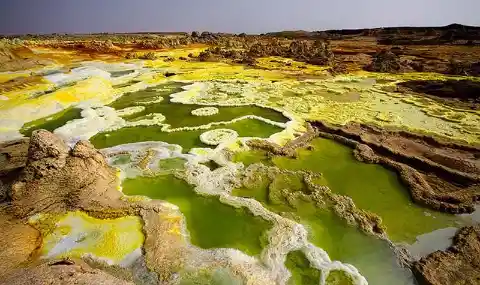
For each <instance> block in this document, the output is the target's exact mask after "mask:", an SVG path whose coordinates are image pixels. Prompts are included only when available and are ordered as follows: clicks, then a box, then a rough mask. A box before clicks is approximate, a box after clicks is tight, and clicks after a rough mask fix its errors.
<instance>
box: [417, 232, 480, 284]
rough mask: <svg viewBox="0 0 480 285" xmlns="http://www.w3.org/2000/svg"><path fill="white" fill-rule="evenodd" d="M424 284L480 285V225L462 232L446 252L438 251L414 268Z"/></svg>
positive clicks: (420, 261) (421, 260)
mask: <svg viewBox="0 0 480 285" xmlns="http://www.w3.org/2000/svg"><path fill="white" fill-rule="evenodd" d="M413 272H414V274H415V275H416V277H417V279H418V281H419V282H421V284H428V285H444V284H452V285H455V284H462V285H476V284H480V225H477V226H471V227H464V228H462V229H460V230H459V231H458V232H457V234H456V235H455V237H454V239H453V244H452V246H451V247H450V248H448V249H447V250H446V251H436V252H434V253H432V254H430V255H428V256H426V257H424V258H422V259H420V260H419V261H417V262H416V263H415V264H414V266H413Z"/></svg>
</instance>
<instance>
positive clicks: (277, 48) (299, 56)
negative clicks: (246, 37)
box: [198, 40, 334, 65]
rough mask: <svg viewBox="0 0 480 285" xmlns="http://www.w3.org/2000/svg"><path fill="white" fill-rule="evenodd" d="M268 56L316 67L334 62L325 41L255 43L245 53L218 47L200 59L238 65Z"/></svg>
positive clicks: (207, 51) (205, 53) (202, 54)
mask: <svg viewBox="0 0 480 285" xmlns="http://www.w3.org/2000/svg"><path fill="white" fill-rule="evenodd" d="M268 56H281V57H286V58H292V59H295V60H297V61H301V62H306V63H310V64H314V65H331V64H333V60H334V54H333V52H332V50H331V49H330V43H329V42H327V41H323V40H316V41H292V42H291V43H290V44H289V45H282V44H281V43H280V42H279V41H275V40H272V41H268V42H266V43H263V42H253V44H252V45H250V46H249V47H248V48H247V49H245V50H244V51H239V50H234V49H222V48H220V47H218V46H217V47H215V48H209V49H207V50H205V51H204V52H202V53H200V54H199V56H198V59H199V60H200V61H216V60H221V59H231V60H234V61H235V62H237V63H245V62H247V63H252V62H253V60H254V59H255V58H259V57H268Z"/></svg>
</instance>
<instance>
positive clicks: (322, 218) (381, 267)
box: [232, 174, 412, 285]
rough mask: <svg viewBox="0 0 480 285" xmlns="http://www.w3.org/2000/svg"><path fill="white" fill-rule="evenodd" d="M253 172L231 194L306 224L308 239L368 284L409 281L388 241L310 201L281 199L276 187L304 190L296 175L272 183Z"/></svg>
mask: <svg viewBox="0 0 480 285" xmlns="http://www.w3.org/2000/svg"><path fill="white" fill-rule="evenodd" d="M256 175H258V176H256V177H255V179H253V181H254V183H253V184H252V185H246V186H245V187H243V188H240V189H236V190H234V191H233V193H232V194H233V195H236V196H241V197H250V198H254V199H256V200H257V201H259V202H261V203H262V204H263V205H264V206H265V207H266V208H268V209H269V210H271V211H273V212H276V213H279V214H281V215H283V216H285V217H288V218H292V219H295V220H296V221H297V222H299V223H301V224H303V225H306V226H307V228H308V229H309V240H310V241H312V242H313V243H314V244H315V245H316V246H318V247H320V248H322V249H324V250H326V251H327V253H328V254H329V256H330V257H331V258H332V259H333V260H340V261H342V262H346V263H350V264H352V265H354V266H355V267H356V268H358V269H359V271H360V273H361V274H362V275H363V276H365V277H366V278H367V280H368V282H369V284H372V285H376V284H378V285H383V284H391V285H397V284H399V285H400V284H401V285H404V284H412V281H411V278H412V277H411V274H410V273H409V272H408V271H406V270H405V269H403V268H401V267H400V266H399V265H398V264H397V262H396V257H395V255H394V253H393V251H392V250H391V248H390V246H389V245H388V244H387V242H385V241H383V240H379V239H377V238H375V237H373V236H369V235H366V234H364V233H363V232H361V231H360V230H359V229H357V228H355V227H352V226H349V225H348V224H347V223H346V222H345V221H343V220H342V219H340V218H339V217H338V216H337V215H336V214H335V213H334V212H333V211H331V210H330V209H329V208H328V207H322V208H320V207H317V206H316V205H315V204H314V203H313V202H310V201H308V200H304V199H300V198H297V199H295V200H294V201H292V200H290V201H288V203H287V201H286V200H285V199H284V200H282V197H281V196H280V195H278V192H279V191H278V190H280V191H281V190H282V189H290V192H294V191H303V192H307V191H306V189H305V187H304V186H302V185H301V180H300V178H299V177H298V176H297V175H291V176H290V177H288V176H287V175H277V176H276V177H275V179H274V180H273V181H271V183H270V181H269V180H268V178H266V175H262V174H256ZM270 184H271V185H270ZM289 184H290V185H289ZM269 187H270V189H269ZM299 270H300V269H299ZM303 271H305V270H303ZM307 273H308V272H307ZM295 274H296V275H295V276H296V277H294V279H295V280H297V279H302V280H303V278H310V277H309V276H308V275H307V276H303V275H304V273H301V272H300V273H299V272H295ZM302 274H303V275H302ZM297 284H301V283H298V282H297Z"/></svg>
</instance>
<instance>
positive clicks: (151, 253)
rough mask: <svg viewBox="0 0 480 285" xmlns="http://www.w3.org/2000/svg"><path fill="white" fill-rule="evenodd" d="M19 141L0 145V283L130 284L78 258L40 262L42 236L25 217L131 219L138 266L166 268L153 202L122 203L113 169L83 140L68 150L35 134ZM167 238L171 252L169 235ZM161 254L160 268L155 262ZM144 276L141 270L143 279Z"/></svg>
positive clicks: (52, 138)
mask: <svg viewBox="0 0 480 285" xmlns="http://www.w3.org/2000/svg"><path fill="white" fill-rule="evenodd" d="M26 143H27V141H26V140H21V141H15V142H10V143H3V144H1V145H0V153H1V157H2V162H4V163H3V164H2V166H1V168H0V171H1V172H0V179H1V181H2V189H3V192H4V196H3V197H2V201H1V204H0V236H2V239H1V240H0V260H2V262H1V263H0V284H134V282H133V280H132V278H131V276H130V277H128V274H123V275H122V274H119V276H122V278H121V279H119V278H120V277H114V276H112V275H110V274H109V273H107V272H105V271H102V270H99V269H93V268H92V267H90V266H89V265H88V264H87V263H85V262H84V261H82V260H76V259H60V260H45V259H40V258H39V250H40V247H41V245H42V235H41V233H40V231H38V230H37V229H36V228H34V227H32V226H30V225H29V224H28V219H29V218H30V217H31V216H32V215H35V214H39V213H42V214H46V213H48V214H65V213H66V212H67V211H82V212H86V213H87V214H89V215H90V216H93V217H96V218H119V217H124V216H127V215H134V216H139V217H141V219H142V220H143V222H144V226H143V232H144V235H145V242H144V246H143V249H144V250H145V251H146V252H148V253H147V254H145V258H143V257H142V259H141V261H142V262H143V265H142V266H143V267H145V266H147V267H148V268H149V269H150V271H152V272H153V271H155V270H151V269H152V268H154V266H153V264H154V265H155V268H161V269H162V270H168V265H165V262H167V261H168V260H169V258H165V256H166V255H167V254H168V252H167V250H163V248H164V245H161V244H160V243H168V240H169V233H168V230H169V225H166V224H165V222H164V221H162V220H161V219H159V218H158V216H159V214H161V213H162V212H164V211H165V209H164V207H163V206H162V205H161V204H160V203H156V202H148V201H135V202H130V201H127V200H126V199H122V196H123V194H122V193H121V192H120V191H118V183H119V181H118V178H117V175H116V170H115V169H113V168H111V167H110V166H109V165H108V164H107V162H106V160H105V158H104V157H103V155H102V154H101V153H100V152H99V151H97V150H96V149H95V148H94V147H93V146H92V145H91V144H90V143H89V142H87V141H80V142H78V143H77V144H76V145H75V146H74V147H73V148H72V149H70V148H69V147H68V146H67V145H66V144H65V143H64V142H63V141H62V140H61V139H60V138H59V137H57V136H56V135H54V134H52V133H50V132H48V131H45V130H39V131H36V132H34V133H33V134H32V137H31V139H30V140H29V142H28V148H27V147H26ZM14 176H15V177H14ZM159 228H164V229H165V231H163V232H160V231H158V229H159ZM170 240H172V242H171V243H170V244H169V245H170V246H171V247H172V248H174V246H173V244H174V242H173V238H172V237H170ZM157 253H158V254H157ZM147 256H148V257H147ZM162 257H163V260H164V262H163V263H162V262H156V261H157V260H162ZM144 260H145V261H144ZM146 263H147V264H148V265H145V264H146ZM150 271H149V270H145V271H144V273H145V274H144V275H149V274H150ZM115 275H117V274H115ZM152 276H153V277H152V278H153V280H156V281H154V282H153V283H152V284H156V283H159V282H160V281H159V280H158V279H157V278H158V277H157V276H156V274H155V273H153V274H152ZM143 277H145V276H143ZM148 277H150V276H148ZM157 281H158V282H157Z"/></svg>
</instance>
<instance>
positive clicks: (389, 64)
mask: <svg viewBox="0 0 480 285" xmlns="http://www.w3.org/2000/svg"><path fill="white" fill-rule="evenodd" d="M365 69H366V70H368V71H374V72H387V73H397V72H401V71H403V70H404V69H405V67H404V65H403V64H402V62H401V61H400V58H399V57H398V56H397V55H396V54H395V53H393V52H392V51H389V50H381V51H379V52H377V53H376V54H375V55H374V56H373V60H372V63H371V64H370V65H368V66H366V68H365Z"/></svg>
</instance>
